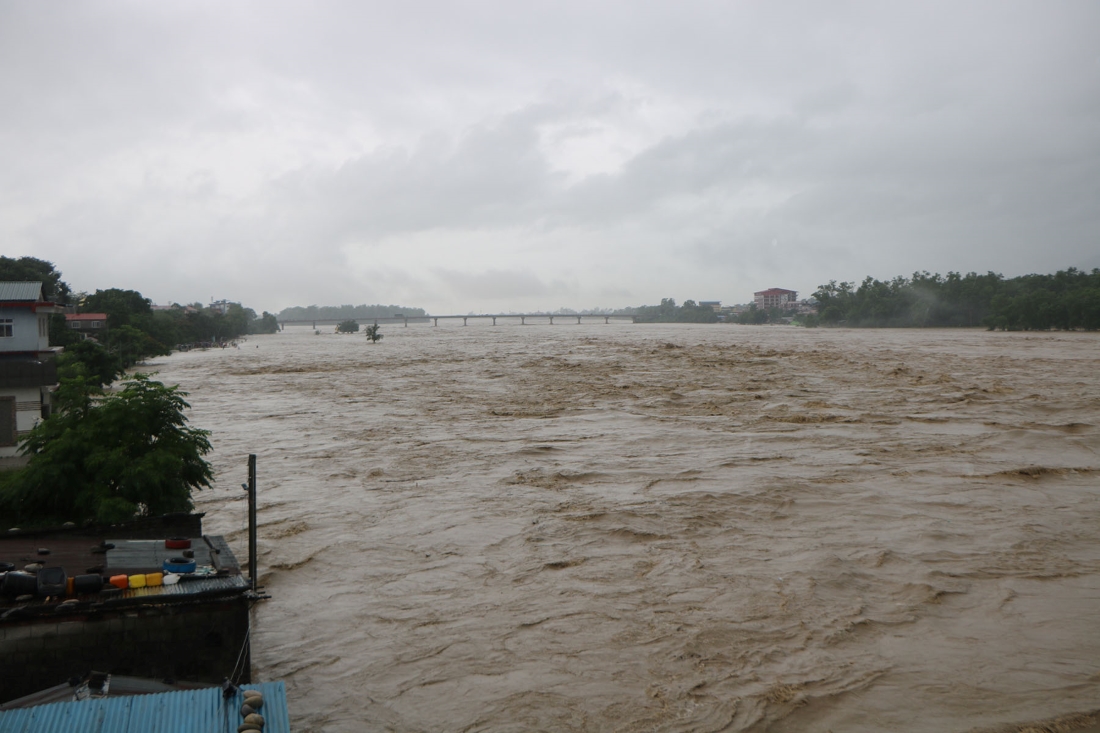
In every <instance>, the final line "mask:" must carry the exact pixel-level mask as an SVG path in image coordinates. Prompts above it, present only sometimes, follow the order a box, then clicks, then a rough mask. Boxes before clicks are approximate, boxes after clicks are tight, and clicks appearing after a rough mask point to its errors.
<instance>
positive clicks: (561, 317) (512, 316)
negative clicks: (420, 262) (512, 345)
mask: <svg viewBox="0 0 1100 733" xmlns="http://www.w3.org/2000/svg"><path fill="white" fill-rule="evenodd" d="M498 319H499V320H502V321H505V322H509V321H511V322H515V321H519V324H520V325H521V326H526V325H528V323H527V322H528V321H529V320H530V321H532V322H534V323H547V322H548V323H549V325H551V326H553V325H554V319H557V320H558V321H559V322H565V323H570V322H572V321H573V319H576V322H577V324H578V325H579V324H581V323H583V322H584V321H588V322H590V323H591V322H592V321H596V322H597V323H598V322H599V321H600V320H601V319H602V320H603V322H604V323H611V321H613V320H615V321H629V322H630V323H634V322H635V317H634V316H612V315H602V314H593V315H583V314H578V313H566V314H562V313H555V314H550V313H477V314H469V313H468V314H466V315H464V316H401V315H394V316H381V317H378V318H353V319H351V320H354V321H356V322H357V323H359V324H360V325H362V324H364V323H373V324H374V325H376V326H378V325H382V324H391V325H392V324H403V325H404V326H405V327H406V328H408V325H409V324H410V323H427V322H428V321H431V323H432V325H433V326H438V325H439V322H440V321H445V320H461V321H462V325H463V326H468V325H469V322H470V321H482V322H486V321H492V323H493V325H494V326H495V325H497V320H498ZM346 320H348V319H346V318H315V319H305V320H290V321H279V329H280V330H281V329H283V328H285V327H286V326H304V325H306V324H309V325H310V327H311V328H313V329H314V330H316V329H317V326H318V325H321V326H334V325H336V324H338V323H341V322H343V321H346Z"/></svg>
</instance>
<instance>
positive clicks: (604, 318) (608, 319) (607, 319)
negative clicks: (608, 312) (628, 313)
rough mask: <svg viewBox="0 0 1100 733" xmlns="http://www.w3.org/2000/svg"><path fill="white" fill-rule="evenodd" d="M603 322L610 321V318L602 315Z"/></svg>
mask: <svg viewBox="0 0 1100 733" xmlns="http://www.w3.org/2000/svg"><path fill="white" fill-rule="evenodd" d="M603 322H604V323H611V319H610V318H608V317H607V316H604V317H603Z"/></svg>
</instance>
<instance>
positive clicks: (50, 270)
mask: <svg viewBox="0 0 1100 733" xmlns="http://www.w3.org/2000/svg"><path fill="white" fill-rule="evenodd" d="M0 281H2V282H40V283H42V297H44V298H45V299H46V300H49V301H53V302H55V303H68V302H69V295H70V290H69V285H68V284H67V283H66V282H65V281H64V280H62V279H61V272H60V271H59V270H58V269H57V268H56V267H54V264H53V263H52V262H47V261H46V260H40V259H38V258H37V257H20V258H18V259H15V258H13V257H4V256H2V255H0Z"/></svg>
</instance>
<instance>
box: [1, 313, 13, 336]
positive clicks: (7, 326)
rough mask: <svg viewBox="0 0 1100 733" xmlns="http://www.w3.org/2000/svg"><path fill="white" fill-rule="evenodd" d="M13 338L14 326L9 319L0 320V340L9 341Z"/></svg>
mask: <svg viewBox="0 0 1100 733" xmlns="http://www.w3.org/2000/svg"><path fill="white" fill-rule="evenodd" d="M14 336H15V326H14V324H13V323H12V320H11V319H10V318H0V338H4V339H10V338H12V337H14Z"/></svg>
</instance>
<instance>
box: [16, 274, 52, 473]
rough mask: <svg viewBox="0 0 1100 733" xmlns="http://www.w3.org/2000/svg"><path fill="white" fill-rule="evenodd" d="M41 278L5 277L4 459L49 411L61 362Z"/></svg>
mask: <svg viewBox="0 0 1100 733" xmlns="http://www.w3.org/2000/svg"><path fill="white" fill-rule="evenodd" d="M62 311H63V309H62V308H61V307H60V306H58V305H56V304H54V303H50V302H47V301H45V300H43V299H42V283H40V282H0V458H7V457H11V456H15V455H17V454H18V452H19V442H20V441H21V440H22V439H23V437H25V436H26V434H27V433H28V432H29V431H30V430H31V428H33V427H34V426H35V424H37V423H38V421H39V420H41V419H42V418H43V417H45V416H46V415H48V414H49V412H50V393H51V392H52V391H53V389H54V387H56V386H57V364H56V363H55V361H54V358H53V357H54V352H53V351H51V350H50V314H52V313H61V312H62Z"/></svg>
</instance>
